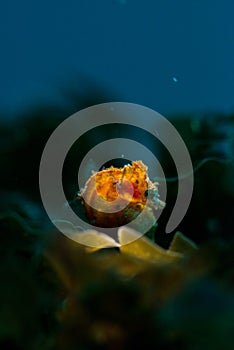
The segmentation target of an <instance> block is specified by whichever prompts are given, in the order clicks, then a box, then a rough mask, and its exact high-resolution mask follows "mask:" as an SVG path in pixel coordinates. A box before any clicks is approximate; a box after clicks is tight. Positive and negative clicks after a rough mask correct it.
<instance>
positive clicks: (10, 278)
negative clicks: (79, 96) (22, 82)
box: [0, 101, 234, 350]
mask: <svg viewBox="0 0 234 350" xmlns="http://www.w3.org/2000/svg"><path fill="white" fill-rule="evenodd" d="M96 102H98V101H96ZM85 106H86V105H84V106H83V107H85ZM67 117H68V115H67V114H66V113H65V112H64V111H63V110H61V109H58V108H54V107H50V108H44V109H41V108H40V109H38V108H37V109H36V110H31V111H29V112H28V115H27V116H24V117H23V116H22V117H21V118H19V119H18V120H16V121H14V123H9V122H8V121H7V120H3V121H2V123H1V125H0V135H1V139H0V140H1V159H0V164H1V182H0V196H1V203H0V206H1V212H0V271H1V275H0V300H1V305H0V347H1V348H2V349H32V350H34V349H35V350H37V349H45V350H46V349H68V350H69V349H71V350H73V349H88V350H89V349H114V350H115V349H132V348H145V349H160V350H164V349H170V350H172V349H173V350H174V349H177V348H178V349H181V350H183V349H191V350H196V349H214V350H215V349H225V350H229V349H230V350H231V349H233V332H234V294H233V290H234V253H233V252H234V239H233V217H234V205H233V197H234V180H233V179H234V165H233V156H234V155H233V153H234V139H233V135H234V116H224V115H214V116H207V115H204V116H203V117H200V118H196V117H194V116H188V117H185V116H183V118H181V117H179V116H178V117H175V118H174V119H173V124H174V125H175V126H176V128H177V129H178V131H179V132H180V134H181V136H182V137H183V139H184V141H185V143H186V145H187V147H188V149H189V151H190V154H191V158H192V161H193V163H194V165H196V164H199V162H201V161H202V160H204V159H207V162H204V164H203V165H202V166H201V167H200V169H199V170H197V172H196V173H195V187H194V195H193V199H192V203H191V205H190V208H189V210H188V213H187V215H186V216H185V218H184V220H183V222H182V223H181V224H180V226H179V227H178V229H179V230H180V231H181V232H182V233H183V234H185V235H186V236H187V237H189V238H190V239H192V240H193V241H194V242H195V243H196V244H197V245H198V246H199V249H198V250H197V251H195V252H193V253H192V254H191V255H188V256H187V257H186V259H184V260H182V261H178V262H175V263H173V264H169V265H168V264H164V263H155V262H153V261H152V262H151V261H147V262H146V261H144V260H141V256H139V259H136V258H135V257H134V258H133V257H132V256H131V255H128V254H122V253H121V252H119V251H118V250H116V249H108V250H102V251H99V252H96V253H94V254H88V253H87V252H86V251H85V250H84V248H82V247H80V246H78V245H77V244H75V243H74V242H72V241H71V240H69V239H68V238H66V237H64V236H63V235H62V234H61V233H59V232H58V231H56V230H55V228H54V227H53V225H52V224H51V223H50V221H49V219H48V217H47V216H46V214H45V212H44V209H43V206H42V203H41V201H40V195H39V188H38V169H39V163H40V157H41V154H42V151H43V148H44V146H45V143H46V141H47V139H48V138H49V136H50V134H51V133H52V132H53V130H54V129H55V128H56V127H57V126H58V125H59V123H60V122H61V121H62V120H64V119H65V118H67ZM104 135H105V130H104ZM107 136H108V135H107ZM84 142H87V140H86V141H85V140H84ZM211 157H212V158H211ZM208 158H210V161H208V160H209V159H208ZM216 158H217V159H216ZM212 159H213V160H212ZM160 161H161V164H162V165H163V169H164V172H165V174H166V176H167V177H173V176H175V175H176V174H175V169H174V168H173V166H172V164H171V162H169V161H168V158H167V155H166V154H164V153H163V152H162V153H161V159H160ZM67 168H68V169H67V170H66V175H65V180H66V183H67V184H68V185H67V193H68V199H72V194H75V192H76V190H77V189H76V182H75V180H74V179H75V176H76V174H77V168H76V169H73V168H72V163H69V162H68V164H67ZM176 194H177V185H176V181H175V182H168V198H167V207H166V209H165V212H163V214H162V216H161V217H160V219H159V223H158V227H157V228H156V232H155V241H156V243H158V244H159V245H160V246H162V247H164V248H168V247H169V244H170V242H171V240H172V238H173V234H174V233H173V234H169V235H166V234H165V233H164V228H165V225H166V222H167V220H168V217H169V215H170V210H171V208H172V207H173V204H174V201H175V198H176Z"/></svg>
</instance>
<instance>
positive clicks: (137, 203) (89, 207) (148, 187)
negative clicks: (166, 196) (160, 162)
mask: <svg viewBox="0 0 234 350" xmlns="http://www.w3.org/2000/svg"><path fill="white" fill-rule="evenodd" d="M147 170H148V168H147V166H146V165H145V164H143V162H142V161H141V160H138V161H133V162H132V164H131V165H130V164H129V165H125V166H124V167H123V168H115V167H110V168H108V169H104V170H101V171H98V172H96V173H94V174H93V175H91V176H90V178H89V179H88V181H87V182H86V184H85V187H84V189H82V190H81V191H80V192H79V194H78V197H79V198H80V199H81V200H82V203H83V205H84V208H85V213H86V216H87V219H88V220H89V222H90V223H91V224H93V225H95V226H98V227H120V226H123V225H126V224H128V223H129V222H131V221H132V220H134V219H135V218H136V217H137V216H138V215H139V214H140V213H141V212H142V210H143V209H145V213H146V214H145V216H144V217H145V218H148V219H150V218H151V219H152V218H154V211H155V210H157V209H163V208H164V207H165V203H164V202H163V201H161V200H160V199H159V193H158V185H159V184H158V182H152V181H151V180H150V179H149V177H148V172H147ZM152 221H153V220H152Z"/></svg>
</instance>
